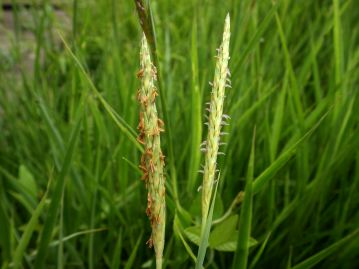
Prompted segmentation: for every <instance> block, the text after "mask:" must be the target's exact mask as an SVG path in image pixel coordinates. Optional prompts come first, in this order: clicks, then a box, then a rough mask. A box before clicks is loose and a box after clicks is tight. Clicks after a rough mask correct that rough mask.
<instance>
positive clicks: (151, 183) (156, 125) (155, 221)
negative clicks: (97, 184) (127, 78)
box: [137, 35, 166, 269]
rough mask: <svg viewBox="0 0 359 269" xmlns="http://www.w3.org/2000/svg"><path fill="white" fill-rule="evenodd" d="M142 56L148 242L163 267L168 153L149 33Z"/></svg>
mask: <svg viewBox="0 0 359 269" xmlns="http://www.w3.org/2000/svg"><path fill="white" fill-rule="evenodd" d="M140 57H141V69H140V71H139V72H138V73H137V77H138V78H139V79H140V80H141V87H140V89H139V90H138V93H137V99H138V101H139V103H140V120H139V125H138V129H139V132H140V134H139V136H138V140H139V142H140V143H142V144H143V145H144V153H143V155H142V157H141V164H140V166H139V167H140V169H141V171H142V172H143V176H142V179H143V180H144V181H145V184H146V188H147V189H148V195H147V209H146V214H147V216H148V218H149V219H150V222H151V228H152V235H151V237H150V239H149V240H148V241H147V243H148V244H149V246H150V247H152V246H153V247H154V249H155V253H156V268H157V269H161V268H162V256H163V249H164V242H165V221H166V204H165V177H164V173H163V169H164V155H163V154H162V151H161V141H160V133H161V132H163V131H164V130H163V126H164V123H163V121H162V120H161V119H159V118H158V114H157V108H156V103H155V100H156V96H157V95H158V93H157V90H156V87H155V80H156V68H155V66H154V65H153V64H152V61H151V56H150V51H149V49H148V44H147V40H146V37H145V35H143V38H142V46H141V55H140Z"/></svg>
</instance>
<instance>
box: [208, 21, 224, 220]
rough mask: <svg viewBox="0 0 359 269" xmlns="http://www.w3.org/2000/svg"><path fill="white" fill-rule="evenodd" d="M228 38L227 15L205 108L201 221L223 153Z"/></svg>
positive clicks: (209, 199)
mask: <svg viewBox="0 0 359 269" xmlns="http://www.w3.org/2000/svg"><path fill="white" fill-rule="evenodd" d="M229 39H230V19H229V15H227V17H226V20H225V25H224V32H223V40H222V44H221V46H220V47H219V48H218V49H217V55H216V59H217V62H216V69H215V74H214V80H213V84H212V85H211V86H212V92H211V102H210V105H209V108H206V110H207V111H208V112H209V114H208V134H207V139H206V141H207V143H206V145H205V164H204V169H203V170H204V175H203V184H202V186H203V188H202V223H205V222H206V220H207V216H208V210H209V205H210V202H211V198H212V190H213V183H214V180H215V176H216V170H217V169H216V166H217V156H218V155H222V154H224V153H222V152H219V151H218V149H219V146H220V136H221V135H224V134H225V133H224V132H221V127H222V126H223V125H227V123H226V122H225V121H224V120H226V119H227V118H228V116H227V115H223V102H224V98H225V94H224V92H225V88H226V87H227V88H229V87H230V83H229V82H230V81H229V80H228V77H229V75H230V73H229V69H228V61H229Z"/></svg>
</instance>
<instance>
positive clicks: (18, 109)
mask: <svg viewBox="0 0 359 269" xmlns="http://www.w3.org/2000/svg"><path fill="white" fill-rule="evenodd" d="M134 2H135V1H133V2H131V1H120V2H118V1H115V0H106V1H105V0H100V1H93V0H91V1H76V0H75V1H73V2H72V4H71V5H70V4H69V5H64V6H63V9H65V11H66V12H67V14H68V16H70V18H71V20H72V28H71V31H70V32H66V31H63V30H60V32H61V35H62V36H63V40H61V38H60V35H59V34H58V31H57V30H58V29H57V25H58V23H60V22H59V21H58V20H59V19H58V18H57V17H56V16H55V10H54V8H53V7H52V6H51V4H50V1H44V5H39V6H38V7H37V8H33V9H30V10H27V11H24V10H23V9H22V7H21V6H19V7H18V9H17V12H19V13H15V15H14V19H15V25H14V29H15V30H14V31H13V30H12V29H10V30H9V31H8V32H7V35H6V36H1V37H0V38H1V40H3V39H5V38H6V40H8V39H9V40H11V42H10V44H11V45H10V46H8V47H7V48H6V49H4V48H3V47H1V48H2V50H1V52H0V62H1V65H0V257H1V258H0V261H1V262H0V264H1V268H14V267H15V268H16V267H17V268H36V269H38V268H111V269H114V268H141V267H143V268H154V266H155V259H154V255H153V251H152V250H151V249H149V248H148V247H147V246H146V244H145V242H146V238H148V237H149V236H150V234H151V227H150V225H148V220H147V219H146V216H144V213H145V206H144V201H145V200H146V197H147V194H146V190H145V188H144V187H143V185H142V184H141V180H140V178H141V176H142V175H141V170H140V169H139V168H138V165H137V163H138V160H140V156H141V155H142V154H143V149H142V146H141V145H140V143H138V142H137V140H136V136H137V131H136V127H137V124H138V118H139V115H138V104H137V100H136V89H137V88H139V87H140V82H139V81H138V80H137V79H136V73H137V71H138V62H139V51H140V40H141V34H142V31H143V29H142V27H141V24H140V20H139V17H138V16H137V14H136V6H135V3H134ZM141 2H142V1H141ZM148 2H149V1H144V7H145V11H146V12H147V14H150V15H148V16H149V17H147V19H149V22H148V23H149V25H151V29H149V32H150V33H151V34H152V35H153V44H155V47H153V45H150V48H151V51H152V52H151V53H152V57H154V58H153V59H154V61H155V65H156V66H157V67H158V87H159V94H160V97H161V98H160V100H161V102H160V103H159V107H158V113H159V116H160V117H161V118H162V119H163V120H164V122H165V124H166V132H165V133H164V135H163V138H162V139H161V144H162V150H163V153H164V154H165V155H166V156H167V157H166V170H165V173H166V178H167V180H166V190H167V192H166V193H167V195H166V204H167V216H166V221H167V225H166V242H165V243H166V244H165V249H164V254H163V268H194V266H195V264H196V255H195V253H196V252H197V249H198V245H199V244H200V243H201V242H200V223H201V191H197V189H198V187H200V185H201V184H202V183H201V175H200V174H197V173H196V171H198V170H200V169H201V168H200V164H201V163H203V161H204V160H203V159H201V158H202V155H201V154H200V152H199V149H200V143H201V140H200V138H201V137H206V135H207V129H206V128H204V127H203V124H202V123H204V122H205V121H206V119H205V118H204V115H205V110H204V108H205V104H204V103H205V102H207V100H210V92H211V91H210V86H208V80H209V78H211V77H213V75H214V72H215V58H214V57H213V56H214V52H215V49H216V48H217V47H218V44H220V42H221V35H222V32H223V19H224V18H225V16H226V13H227V12H229V13H230V16H231V43H230V48H229V50H230V52H231V55H230V56H231V61H230V66H229V68H230V70H231V73H232V89H231V90H230V91H228V92H227V97H226V99H225V104H224V107H225V111H226V114H229V115H230V116H231V121H230V125H229V126H224V130H223V131H224V132H228V133H229V135H228V136H226V137H225V138H224V141H223V142H226V146H225V147H224V148H223V152H224V153H225V157H222V156H219V158H218V164H217V169H219V170H220V171H221V172H220V180H219V181H218V186H217V189H216V190H217V191H216V196H215V197H216V198H215V200H212V204H213V205H214V206H213V211H212V214H213V216H212V219H213V223H212V225H211V226H209V228H210V230H209V236H208V249H207V252H206V257H205V258H204V263H203V265H204V267H205V268H230V267H232V268H237V267H236V266H237V265H238V264H240V266H241V268H296V269H298V268H329V269H330V268H338V267H340V268H356V267H358V266H359V264H358V259H357V249H358V247H359V240H358V228H357V226H358V223H359V214H358V210H357V208H358V206H359V204H358V203H359V201H358V199H357V196H358V191H359V184H358V183H359V154H358V150H357V148H359V138H358V131H359V130H358V126H359V116H358V115H359V111H358V106H359V98H358V82H359V81H358V77H359V27H358V24H357V18H358V17H359V10H358V9H357V8H356V2H355V1H353V0H346V1H339V0H333V1H299V2H298V1H275V2H276V3H273V2H272V1H252V0H241V1H239V0H234V1H204V2H203V1H188V0H180V1H164V0H157V1H150V4H151V6H150V7H149V6H148ZM21 12H27V14H28V18H31V21H32V22H33V28H30V29H29V31H33V32H34V34H35V41H34V43H31V44H30V43H27V42H29V41H28V40H27V41H24V36H25V34H27V33H25V32H24V29H25V26H24V22H23V21H22V20H23V16H19V14H23V13H21ZM2 13H3V12H2ZM3 17H4V16H3V14H1V15H0V18H3ZM27 29H28V28H27ZM146 35H147V33H146ZM24 42H25V43H24ZM151 46H152V47H151ZM26 51H30V52H32V57H34V59H33V61H32V62H31V64H32V65H33V67H32V68H30V69H29V66H28V63H26V62H24V61H23V59H24V58H25V55H24V53H26ZM254 126H256V134H255V140H254V139H253V127H254ZM167 131H169V133H168V132H167ZM252 141H254V142H253V143H252ZM254 149H255V150H254ZM251 152H255V154H254V153H252V154H251ZM250 156H252V158H250ZM49 182H51V184H48V183H49ZM243 191H244V194H243ZM247 194H249V195H247ZM238 260H239V261H238Z"/></svg>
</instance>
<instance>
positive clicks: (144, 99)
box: [139, 96, 148, 107]
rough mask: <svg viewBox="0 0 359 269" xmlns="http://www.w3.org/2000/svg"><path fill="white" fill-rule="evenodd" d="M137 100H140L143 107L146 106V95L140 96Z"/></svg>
mask: <svg viewBox="0 0 359 269" xmlns="http://www.w3.org/2000/svg"><path fill="white" fill-rule="evenodd" d="M139 102H140V103H141V104H142V105H143V106H144V107H147V106H148V97H147V96H141V98H140V100H139Z"/></svg>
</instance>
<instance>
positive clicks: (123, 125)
mask: <svg viewBox="0 0 359 269" xmlns="http://www.w3.org/2000/svg"><path fill="white" fill-rule="evenodd" d="M58 34H59V36H60V38H61V41H62V42H63V44H64V45H65V48H66V50H67V51H68V53H69V54H70V56H71V58H72V59H73V60H74V62H75V63H76V65H77V66H78V68H79V69H80V71H81V73H82V74H83V75H84V77H85V79H86V81H87V82H88V84H89V85H90V88H91V90H92V91H93V92H94V93H95V95H96V97H97V98H98V99H99V100H100V102H101V104H102V105H103V107H104V108H105V110H106V111H107V113H108V114H109V115H110V117H111V118H112V120H113V121H114V122H115V123H116V125H117V126H118V127H119V128H120V129H121V131H122V132H123V133H124V134H125V135H126V136H127V137H128V138H129V139H130V141H131V142H132V143H133V144H134V146H136V148H137V149H138V150H139V151H141V152H143V148H142V146H141V144H140V143H139V142H138V141H137V139H136V132H135V131H134V130H133V129H132V127H131V126H130V125H129V124H128V123H127V122H126V121H125V120H124V119H123V118H122V117H121V116H120V115H118V114H117V113H116V111H115V110H114V109H113V108H112V107H111V105H110V104H109V103H108V102H107V101H106V100H105V99H104V98H103V96H102V95H101V94H100V92H99V91H98V90H97V88H96V86H95V84H94V83H93V81H92V80H91V78H90V77H89V75H88V74H87V72H86V70H85V68H84V67H83V65H82V64H81V62H80V60H79V59H78V58H77V57H76V55H75V54H74V53H73V52H72V50H71V48H70V47H69V45H68V44H67V42H66V40H65V39H64V37H63V36H62V34H61V33H60V32H58Z"/></svg>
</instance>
